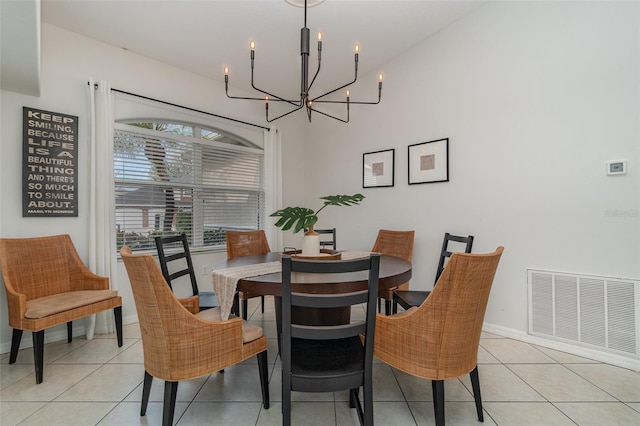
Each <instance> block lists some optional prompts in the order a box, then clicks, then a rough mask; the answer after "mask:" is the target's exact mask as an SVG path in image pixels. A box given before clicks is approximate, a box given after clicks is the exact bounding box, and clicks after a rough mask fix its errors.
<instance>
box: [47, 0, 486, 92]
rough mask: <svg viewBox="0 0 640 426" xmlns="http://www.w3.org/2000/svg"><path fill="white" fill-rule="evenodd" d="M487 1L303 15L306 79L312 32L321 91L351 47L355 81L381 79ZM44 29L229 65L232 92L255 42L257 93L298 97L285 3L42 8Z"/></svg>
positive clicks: (154, 2) (338, 1) (157, 0)
mask: <svg viewBox="0 0 640 426" xmlns="http://www.w3.org/2000/svg"><path fill="white" fill-rule="evenodd" d="M485 1H486V0H470V1H458V0H445V1H428V0H422V1H418V0H413V1H401V0H390V1H389V0H387V1H373V0H350V1H346V0H326V1H325V2H324V3H321V4H320V5H318V6H316V7H313V8H309V9H308V11H307V26H308V28H309V29H310V30H311V58H310V69H311V71H310V73H311V74H312V75H313V73H314V72H315V68H316V66H317V56H316V50H317V42H316V38H315V34H316V33H317V31H322V33H323V50H322V71H321V72H320V75H319V77H318V81H317V82H316V86H315V87H317V88H318V90H321V89H324V90H328V89H332V88H334V87H335V86H337V85H341V84H344V83H346V82H348V81H349V80H350V79H352V78H353V73H354V71H353V69H354V68H353V67H354V66H353V46H354V44H355V43H356V42H357V43H359V45H360V55H359V66H358V68H359V76H360V77H363V76H365V75H366V74H368V73H370V72H375V73H377V72H379V71H382V72H384V69H383V65H384V64H385V63H387V62H389V61H390V60H392V59H393V58H394V57H396V56H398V55H399V54H401V53H403V52H404V51H406V50H407V49H409V48H411V47H412V46H414V45H415V44H417V43H419V42H421V41H422V40H424V39H426V38H427V37H429V36H430V35H432V34H434V33H435V32H437V31H439V30H441V29H442V28H444V27H446V26H448V25H450V24H451V23H452V22H454V21H456V20H458V19H460V18H461V17H462V16H464V15H465V14H468V13H470V12H472V11H473V10H475V9H476V8H477V7H479V6H480V5H482V3H484V2H485ZM42 21H43V22H46V23H49V24H51V25H55V26H57V27H61V28H64V29H67V30H69V31H73V32H75V33H78V34H82V35H85V36H87V37H91V38H93V39H96V40H100V41H103V42H105V43H108V44H111V45H114V46H118V47H121V48H124V49H128V50H129V51H131V52H135V53H137V54H140V55H144V56H147V57H149V58H152V59H155V60H158V61H160V62H164V63H167V64H170V65H174V66H176V67H180V68H183V69H186V70H189V71H192V72H194V73H196V74H199V75H202V76H204V77H207V78H212V79H215V80H219V81H224V77H223V66H224V65H227V66H229V68H230V69H231V76H230V85H231V86H235V87H237V88H243V89H246V88H248V87H249V84H250V73H249V70H250V60H249V41H250V40H251V39H253V40H255V41H256V62H255V81H256V85H258V86H260V87H262V88H263V89H265V90H267V91H273V92H276V94H278V95H283V96H285V97H294V98H296V97H297V96H298V94H299V89H300V87H299V80H300V28H302V27H303V22H304V9H302V8H297V7H294V6H291V5H290V4H288V3H286V2H285V1H284V0H259V1H249V0H234V1H214V0H200V1H185V0H182V1H178V0H173V1H168V0H137V1H133V0H130V1H122V0H84V1H78V0H42ZM370 78H371V79H375V77H374V76H372V77H370ZM371 84H372V86H374V87H376V85H375V80H373V81H372V83H371Z"/></svg>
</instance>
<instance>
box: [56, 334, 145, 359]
mask: <svg viewBox="0 0 640 426" xmlns="http://www.w3.org/2000/svg"><path fill="white" fill-rule="evenodd" d="M137 341H138V339H123V343H122V347H120V348H119V347H118V344H117V343H116V340H115V339H93V340H91V341H89V342H87V343H86V344H85V345H82V346H81V347H80V348H78V349H76V350H74V351H72V352H70V353H69V354H67V355H65V356H63V357H60V358H59V359H57V360H56V361H55V362H54V364H83V363H87V364H104V363H105V362H109V361H110V360H111V359H113V358H115V357H116V356H117V355H118V354H121V353H122V352H124V351H125V350H127V348H128V347H129V346H131V345H133V344H134V343H136V342H137Z"/></svg>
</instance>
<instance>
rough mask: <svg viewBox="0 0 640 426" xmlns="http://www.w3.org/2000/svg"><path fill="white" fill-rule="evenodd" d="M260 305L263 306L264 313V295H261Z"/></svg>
mask: <svg viewBox="0 0 640 426" xmlns="http://www.w3.org/2000/svg"><path fill="white" fill-rule="evenodd" d="M260 305H261V306H262V313H263V314H264V296H260Z"/></svg>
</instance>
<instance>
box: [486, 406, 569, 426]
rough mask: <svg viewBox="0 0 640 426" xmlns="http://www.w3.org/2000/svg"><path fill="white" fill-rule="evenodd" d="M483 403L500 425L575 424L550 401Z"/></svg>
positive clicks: (547, 425)
mask: <svg viewBox="0 0 640 426" xmlns="http://www.w3.org/2000/svg"><path fill="white" fill-rule="evenodd" d="M482 405H483V407H484V409H485V410H486V412H487V413H488V414H489V415H490V416H491V418H492V419H493V421H494V422H496V424H498V425H518V426H541V425H544V426H575V423H574V422H572V421H571V419H569V418H568V417H567V416H566V415H565V414H564V413H562V412H561V411H560V410H558V409H557V408H556V407H554V406H553V405H552V404H551V403H548V402H487V403H486V404H485V403H483V404H482ZM485 421H486V420H485Z"/></svg>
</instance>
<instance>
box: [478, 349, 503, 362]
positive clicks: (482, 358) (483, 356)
mask: <svg viewBox="0 0 640 426" xmlns="http://www.w3.org/2000/svg"><path fill="white" fill-rule="evenodd" d="M478 364H500V361H498V359H497V358H496V357H494V356H493V355H491V354H490V353H489V352H488V351H487V350H486V349H485V348H483V347H482V346H480V347H478Z"/></svg>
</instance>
